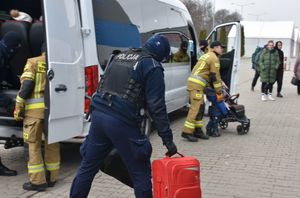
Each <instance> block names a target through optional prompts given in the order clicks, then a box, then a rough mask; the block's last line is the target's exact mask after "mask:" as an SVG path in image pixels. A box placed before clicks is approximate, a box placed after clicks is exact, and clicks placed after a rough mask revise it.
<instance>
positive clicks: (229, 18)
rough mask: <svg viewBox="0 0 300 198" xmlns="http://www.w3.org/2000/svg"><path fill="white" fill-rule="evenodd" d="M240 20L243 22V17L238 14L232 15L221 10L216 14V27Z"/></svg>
mask: <svg viewBox="0 0 300 198" xmlns="http://www.w3.org/2000/svg"><path fill="white" fill-rule="evenodd" d="M240 20H242V16H241V15H240V14H239V13H237V12H233V13H230V12H229V11H228V10H226V9H221V10H218V11H217V12H216V13H215V21H216V25H220V24H222V23H228V22H233V21H240Z"/></svg>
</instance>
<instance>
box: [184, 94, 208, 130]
mask: <svg viewBox="0 0 300 198" xmlns="http://www.w3.org/2000/svg"><path fill="white" fill-rule="evenodd" d="M188 91H189V96H190V103H191V106H190V109H189V112H188V115H187V118H186V120H185V122H184V127H183V132H184V133H188V134H193V133H194V131H195V129H197V128H202V127H203V120H202V119H203V115H204V93H203V90H188Z"/></svg>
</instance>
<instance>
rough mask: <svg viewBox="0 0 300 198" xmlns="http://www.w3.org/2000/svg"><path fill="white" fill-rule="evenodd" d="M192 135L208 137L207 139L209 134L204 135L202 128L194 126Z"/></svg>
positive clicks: (201, 137)
mask: <svg viewBox="0 0 300 198" xmlns="http://www.w3.org/2000/svg"><path fill="white" fill-rule="evenodd" d="M194 136H195V137H196V138H199V139H203V140H208V139H209V136H208V135H206V134H204V132H203V130H202V128H196V129H195V133H194Z"/></svg>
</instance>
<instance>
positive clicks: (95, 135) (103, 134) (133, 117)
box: [70, 35, 177, 198]
mask: <svg viewBox="0 0 300 198" xmlns="http://www.w3.org/2000/svg"><path fill="white" fill-rule="evenodd" d="M169 52H170V45H169V41H168V39H167V38H166V37H164V36H160V35H155V36H153V37H151V38H150V39H148V40H147V42H146V43H145V45H144V46H143V48H142V49H130V50H128V51H125V52H121V53H120V54H118V55H116V56H115V57H114V58H113V60H112V62H111V64H109V66H108V68H106V71H105V73H104V77H103V78H102V79H101V81H100V88H99V89H98V91H97V93H96V94H95V96H94V98H93V102H92V106H93V108H94V110H93V111H92V117H91V118H92V123H91V128H90V131H89V135H88V137H87V138H86V140H85V142H84V143H83V145H82V146H81V149H80V150H81V155H82V162H81V165H80V168H79V170H78V172H77V174H76V177H75V178H74V180H73V183H72V187H71V192H70V197H72V198H74V197H80V198H82V197H87V196H88V194H89V191H90V187H91V183H92V181H93V178H94V176H95V175H96V173H97V172H98V171H99V168H100V167H101V166H102V165H103V162H104V159H105V157H106V156H107V155H108V153H109V152H110V151H111V150H112V148H113V147H115V148H116V149H117V150H118V152H119V154H120V156H121V158H122V160H123V161H124V163H125V165H126V167H127V169H128V172H129V174H130V177H131V179H132V181H133V186H134V192H135V196H136V197H137V198H148V197H149V198H151V197H152V184H151V164H150V157H151V153H152V147H151V144H150V142H149V140H148V138H147V137H146V136H145V135H144V134H143V133H142V132H141V130H140V126H141V122H142V119H143V114H144V109H147V111H148V112H149V114H150V115H151V117H152V119H153V121H154V124H155V125H156V128H157V131H158V135H159V136H160V137H161V138H162V142H163V144H164V145H165V146H166V147H167V150H168V152H167V153H166V155H168V156H172V155H174V154H175V153H176V152H177V148H176V146H175V144H174V142H173V135H172V131H171V129H170V124H169V120H168V115H167V112H166V105H165V84H164V74H163V67H162V65H161V63H160V62H162V61H163V60H164V58H167V57H168V56H169Z"/></svg>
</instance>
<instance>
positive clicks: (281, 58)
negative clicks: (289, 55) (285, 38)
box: [275, 41, 284, 98]
mask: <svg viewBox="0 0 300 198" xmlns="http://www.w3.org/2000/svg"><path fill="white" fill-rule="evenodd" d="M281 48H282V42H281V41H277V42H276V44H275V49H276V50H277V52H278V55H279V61H280V63H279V66H278V69H277V75H276V81H277V97H279V98H282V97H283V95H282V94H281V93H280V92H281V89H282V80H283V71H284V69H283V62H284V54H283V51H282V50H281Z"/></svg>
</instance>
